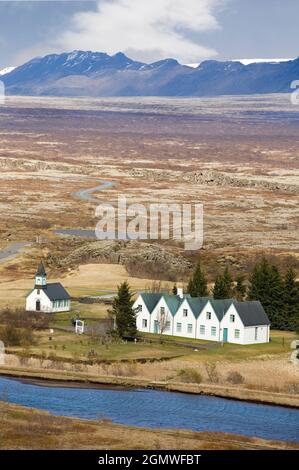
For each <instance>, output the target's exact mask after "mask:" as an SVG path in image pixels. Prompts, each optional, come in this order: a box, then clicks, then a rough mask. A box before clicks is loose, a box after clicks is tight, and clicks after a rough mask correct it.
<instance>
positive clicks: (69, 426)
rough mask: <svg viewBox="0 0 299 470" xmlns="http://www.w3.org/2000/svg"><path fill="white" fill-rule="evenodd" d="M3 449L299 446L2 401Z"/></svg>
mask: <svg viewBox="0 0 299 470" xmlns="http://www.w3.org/2000/svg"><path fill="white" fill-rule="evenodd" d="M0 449H2V450H4V449H7V450H8V449H10V450H17V449H22V450H28V449H30V450H37V449H42V450H54V449H55V450H67V449H68V450H101V449H103V450H120V449H121V450H161V449H163V450H168V449H169V450H171V449H178V450H180V449H182V450H183V449H187V450H205V449H208V450H299V445H298V444H292V443H287V442H280V441H272V440H271V441H268V440H265V439H259V438H248V437H244V436H238V435H233V434H226V433H218V432H217V433H213V432H193V431H181V430H160V429H144V428H139V427H134V426H121V425H118V424H113V423H111V422H110V421H109V420H107V419H104V418H103V419H101V420H99V421H87V420H81V419H74V418H64V417H56V416H52V415H50V414H49V413H47V412H44V411H39V410H35V409H31V408H26V407H22V406H19V405H11V404H7V403H6V402H0Z"/></svg>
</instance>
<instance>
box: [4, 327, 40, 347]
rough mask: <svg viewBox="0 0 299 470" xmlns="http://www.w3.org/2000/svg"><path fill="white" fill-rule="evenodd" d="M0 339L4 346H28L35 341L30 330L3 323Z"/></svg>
mask: <svg viewBox="0 0 299 470" xmlns="http://www.w3.org/2000/svg"><path fill="white" fill-rule="evenodd" d="M0 339H1V341H3V343H4V344H5V346H29V345H32V344H34V343H35V338H34V334H33V332H32V330H30V329H24V328H16V327H15V326H13V325H5V326H4V327H3V328H2V329H1V331H0Z"/></svg>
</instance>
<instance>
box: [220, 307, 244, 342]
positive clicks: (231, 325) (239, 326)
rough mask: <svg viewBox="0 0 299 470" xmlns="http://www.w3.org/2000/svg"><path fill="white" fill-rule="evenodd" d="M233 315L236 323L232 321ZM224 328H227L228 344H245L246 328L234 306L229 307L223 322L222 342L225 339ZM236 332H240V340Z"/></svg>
mask: <svg viewBox="0 0 299 470" xmlns="http://www.w3.org/2000/svg"><path fill="white" fill-rule="evenodd" d="M231 315H234V317H235V318H234V320H235V321H234V322H232V321H231V320H232V319H231ZM224 328H227V333H228V335H227V341H228V343H235V344H244V329H245V328H244V325H243V322H242V321H241V319H240V317H239V314H238V312H237V310H236V308H235V306H234V305H231V306H230V307H229V309H228V310H227V312H226V314H225V315H224V318H223V320H222V322H221V334H220V341H222V338H223V334H224V332H223V330H224ZM236 330H237V331H239V338H237V337H236V336H237V335H236Z"/></svg>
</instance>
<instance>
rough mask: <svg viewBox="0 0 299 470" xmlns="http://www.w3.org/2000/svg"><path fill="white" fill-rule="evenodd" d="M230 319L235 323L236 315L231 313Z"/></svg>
mask: <svg viewBox="0 0 299 470" xmlns="http://www.w3.org/2000/svg"><path fill="white" fill-rule="evenodd" d="M229 321H230V322H231V323H235V315H230V317H229Z"/></svg>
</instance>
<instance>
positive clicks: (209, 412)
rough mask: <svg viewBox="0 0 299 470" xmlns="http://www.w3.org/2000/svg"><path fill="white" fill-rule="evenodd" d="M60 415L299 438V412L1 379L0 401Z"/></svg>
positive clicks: (218, 400)
mask: <svg viewBox="0 0 299 470" xmlns="http://www.w3.org/2000/svg"><path fill="white" fill-rule="evenodd" d="M3 397H5V399H6V400H8V401H9V402H11V403H15V404H18V405H23V406H28V407H31V408H37V409H40V410H47V411H49V412H50V413H52V414H54V415H57V416H72V417H78V418H84V419H99V418H103V417H105V418H109V419H111V420H112V421H114V422H115V423H119V424H124V425H133V426H141V427H145V428H176V429H190V430H194V431H219V432H227V433H233V434H241V435H245V436H256V437H260V438H264V439H274V440H284V441H290V442H299V410H297V409H292V408H284V407H280V406H270V405H261V404H255V403H247V402H242V401H236V400H227V399H224V398H217V397H209V396H204V395H188V394H183V393H174V392H166V391H157V390H136V389H129V390H120V389H109V388H103V389H99V388H68V387H65V386H55V387H54V386H49V385H45V386H44V385H42V386H41V385H35V384H31V383H27V382H26V383H24V382H22V381H19V380H15V379H8V378H4V377H1V378H0V400H1V398H2V399H3Z"/></svg>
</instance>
